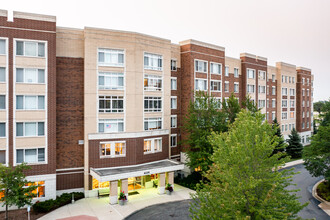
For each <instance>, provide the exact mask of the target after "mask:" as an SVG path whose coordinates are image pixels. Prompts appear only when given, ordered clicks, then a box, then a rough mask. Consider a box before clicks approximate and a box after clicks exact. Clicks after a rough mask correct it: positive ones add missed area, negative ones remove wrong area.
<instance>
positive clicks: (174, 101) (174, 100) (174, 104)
mask: <svg viewBox="0 0 330 220" xmlns="http://www.w3.org/2000/svg"><path fill="white" fill-rule="evenodd" d="M171 109H177V97H176V96H172V97H171Z"/></svg>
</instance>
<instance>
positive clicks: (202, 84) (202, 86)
mask: <svg viewBox="0 0 330 220" xmlns="http://www.w3.org/2000/svg"><path fill="white" fill-rule="evenodd" d="M195 90H202V91H206V90H207V79H195Z"/></svg>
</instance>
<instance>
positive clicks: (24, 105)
mask: <svg viewBox="0 0 330 220" xmlns="http://www.w3.org/2000/svg"><path fill="white" fill-rule="evenodd" d="M17 96H22V97H23V108H22V109H18V108H17ZM39 96H40V97H44V108H39ZM26 97H35V98H36V108H26ZM15 103H16V106H15V109H16V110H18V111H22V110H29V111H43V110H46V108H47V107H46V103H47V101H46V96H45V95H16V102H15Z"/></svg>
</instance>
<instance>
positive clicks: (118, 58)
mask: <svg viewBox="0 0 330 220" xmlns="http://www.w3.org/2000/svg"><path fill="white" fill-rule="evenodd" d="M98 55H99V57H98V59H99V65H103V66H118V67H123V66H124V50H113V49H99V50H98Z"/></svg>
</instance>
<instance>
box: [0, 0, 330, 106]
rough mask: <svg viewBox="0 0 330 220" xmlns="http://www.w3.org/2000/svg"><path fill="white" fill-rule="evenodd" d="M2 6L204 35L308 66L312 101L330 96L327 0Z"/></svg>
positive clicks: (73, 21)
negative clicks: (311, 84)
mask: <svg viewBox="0 0 330 220" xmlns="http://www.w3.org/2000/svg"><path fill="white" fill-rule="evenodd" d="M0 8H1V9H5V10H10V11H12V10H14V11H23V12H31V13H38V14H47V15H55V16H56V17H57V26H61V27H74V28H84V27H85V26H87V27H100V28H107V29H115V30H125V31H134V32H139V33H144V34H149V35H153V36H157V37H162V38H166V39H170V40H171V41H172V42H173V43H179V42H180V41H183V40H186V39H195V40H199V41H204V42H208V43H212V44H216V45H219V46H223V47H225V48H226V56H230V57H235V58H239V55H240V53H243V52H247V53H252V54H255V55H258V56H263V57H267V58H268V65H272V66H274V65H275V63H276V62H279V61H282V62H286V63H290V64H294V65H296V66H302V67H306V68H310V69H312V74H314V79H315V80H314V101H319V100H328V99H329V98H330V0H226V1H223V0H166V1H165V0H163V1H160V0H115V1H114V0H92V1H91V0H88V1H87V0H79V1H77V0H66V1H64V0H53V1H49V0H48V1H47V0H20V1H19V0H1V4H0Z"/></svg>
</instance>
